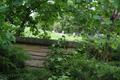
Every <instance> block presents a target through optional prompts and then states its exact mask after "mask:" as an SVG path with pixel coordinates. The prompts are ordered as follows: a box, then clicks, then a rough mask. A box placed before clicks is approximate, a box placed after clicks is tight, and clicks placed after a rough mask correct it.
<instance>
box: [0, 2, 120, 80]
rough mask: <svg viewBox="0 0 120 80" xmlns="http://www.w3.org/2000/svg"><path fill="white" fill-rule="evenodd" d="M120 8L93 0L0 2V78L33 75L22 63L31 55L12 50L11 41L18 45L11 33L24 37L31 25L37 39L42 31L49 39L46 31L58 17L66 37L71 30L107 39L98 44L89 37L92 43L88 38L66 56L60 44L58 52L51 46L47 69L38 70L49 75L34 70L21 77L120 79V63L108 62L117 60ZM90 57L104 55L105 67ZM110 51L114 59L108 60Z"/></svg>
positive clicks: (115, 4) (98, 38) (113, 4)
mask: <svg viewBox="0 0 120 80" xmlns="http://www.w3.org/2000/svg"><path fill="white" fill-rule="evenodd" d="M119 4H120V0H97V1H93V2H92V0H52V1H50V0H0V33H1V34H0V74H2V76H1V75H0V77H2V78H6V77H7V78H10V79H11V80H14V79H17V78H19V77H18V75H20V74H22V73H29V72H31V71H29V70H26V69H25V63H24V61H25V60H27V59H30V57H29V56H28V55H26V54H25V52H24V51H23V50H22V49H20V48H12V47H10V44H11V41H14V42H15V37H14V36H13V35H17V36H24V34H22V32H24V30H25V27H30V31H32V32H33V35H35V36H36V35H37V34H38V33H39V32H40V31H39V28H40V29H42V30H44V35H39V38H46V36H47V33H46V32H45V30H48V27H49V26H50V25H52V24H53V23H55V21H57V19H58V16H59V17H61V18H60V19H63V20H58V21H59V22H60V23H61V26H62V30H65V31H66V32H68V33H70V32H71V29H72V30H73V31H76V32H77V33H78V34H79V33H80V30H81V29H84V31H85V32H84V33H85V34H89V35H94V34H98V35H100V34H102V35H103V36H102V37H96V38H95V39H94V40H93V39H91V38H89V40H90V41H88V40H87V39H88V38H87V39H86V42H84V44H82V45H81V46H79V48H77V49H76V51H74V52H68V53H67V52H66V51H65V50H64V49H62V46H61V45H60V44H59V45H57V48H55V46H52V47H51V49H52V52H51V54H50V55H49V56H48V57H47V59H48V63H47V62H46V69H40V71H39V70H38V74H41V72H42V71H46V74H43V76H42V75H41V76H39V75H36V73H37V70H36V69H35V70H33V72H31V73H30V74H28V75H25V76H23V77H22V78H21V79H20V78H19V79H20V80H23V79H24V80H25V78H26V80H28V79H30V76H33V77H32V78H31V79H33V80H34V79H43V78H45V79H46V78H49V80H51V79H53V80H54V79H58V80H73V79H76V80H81V79H82V80H86V79H87V80H98V79H99V80H110V79H111V80H119V79H120V77H119V75H120V67H119V65H118V63H119V62H118V63H117V62H113V63H109V62H108V63H107V62H105V60H106V59H109V60H110V58H111V57H112V58H113V60H114V61H115V60H116V61H119V52H120V51H119V48H120V47H119V46H118V45H119V43H118V41H119V33H120V28H119V26H120V20H119V19H120V18H119V15H120V14H119V12H120V6H119ZM92 8H94V9H92ZM33 13H36V14H37V16H35V17H34V18H33V17H32V16H31V15H32V14H33ZM64 23H65V24H64ZM13 25H14V27H13ZM59 26H60V24H59ZM56 29H58V28H56ZM59 29H60V27H59ZM82 31H83V30H82ZM83 36H84V35H83V34H82V37H83ZM47 38H49V37H48V36H47ZM91 42H92V43H91ZM93 42H95V43H96V44H93ZM91 46H92V47H91ZM117 47H118V48H117ZM113 48H114V49H113ZM19 50H20V51H19ZM92 53H94V54H95V55H96V53H97V55H100V58H101V57H102V58H101V59H102V60H101V62H102V63H103V64H101V63H100V61H99V60H96V59H98V58H96V57H95V55H94V54H92ZM108 53H110V55H111V56H108ZM64 54H66V55H64ZM68 55H69V56H68ZM67 56H68V57H67ZM106 56H107V57H106ZM111 60H112V59H111ZM34 71H35V72H34ZM51 71H53V72H52V73H51ZM6 74H8V75H7V76H6ZM15 74H16V75H15ZM49 74H52V76H51V75H49ZM35 76H36V77H35Z"/></svg>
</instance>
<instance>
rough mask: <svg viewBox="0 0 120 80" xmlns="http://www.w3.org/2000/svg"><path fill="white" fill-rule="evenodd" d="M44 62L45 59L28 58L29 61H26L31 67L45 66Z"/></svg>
mask: <svg viewBox="0 0 120 80" xmlns="http://www.w3.org/2000/svg"><path fill="white" fill-rule="evenodd" d="M44 62H45V61H43V60H28V61H25V63H26V65H27V66H30V67H44V66H43V63H44Z"/></svg>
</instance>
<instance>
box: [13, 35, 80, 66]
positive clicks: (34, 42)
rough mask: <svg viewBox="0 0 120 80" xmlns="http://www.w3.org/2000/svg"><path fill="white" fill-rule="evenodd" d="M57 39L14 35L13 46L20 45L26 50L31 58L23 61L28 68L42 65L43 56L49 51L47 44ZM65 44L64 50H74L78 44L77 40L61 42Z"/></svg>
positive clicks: (54, 42) (49, 44) (53, 42)
mask: <svg viewBox="0 0 120 80" xmlns="http://www.w3.org/2000/svg"><path fill="white" fill-rule="evenodd" d="M56 43H57V41H53V40H48V39H38V38H27V37H16V43H13V46H19V47H22V48H23V49H25V50H26V51H27V54H29V55H30V56H31V57H32V58H33V60H28V61H26V62H25V63H26V64H27V66H28V67H29V68H33V67H43V62H45V57H46V55H47V54H50V53H48V52H49V51H50V49H49V46H51V45H52V44H56ZM63 46H66V51H70V50H74V48H75V47H76V46H78V43H77V42H72V41H67V42H65V43H64V44H63Z"/></svg>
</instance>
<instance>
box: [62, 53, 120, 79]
mask: <svg viewBox="0 0 120 80" xmlns="http://www.w3.org/2000/svg"><path fill="white" fill-rule="evenodd" d="M62 66H63V67H64V68H65V67H66V66H68V67H67V68H66V72H67V73H69V75H67V76H68V77H69V78H70V80H120V76H119V75H120V67H117V66H115V65H114V66H113V65H110V64H109V63H104V64H102V63H100V62H99V61H98V60H96V59H95V58H92V59H88V58H87V57H86V54H85V55H84V56H79V58H76V59H71V60H69V62H65V63H63V65H62Z"/></svg>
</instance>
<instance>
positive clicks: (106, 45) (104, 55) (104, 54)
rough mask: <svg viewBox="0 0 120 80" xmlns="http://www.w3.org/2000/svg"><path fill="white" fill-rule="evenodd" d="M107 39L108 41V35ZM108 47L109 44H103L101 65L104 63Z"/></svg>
mask: <svg viewBox="0 0 120 80" xmlns="http://www.w3.org/2000/svg"><path fill="white" fill-rule="evenodd" d="M107 39H108V40H109V39H110V35H107ZM108 46H109V43H107V42H106V43H105V48H104V52H103V55H102V60H101V63H104V62H105V58H106V54H107V52H108Z"/></svg>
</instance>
